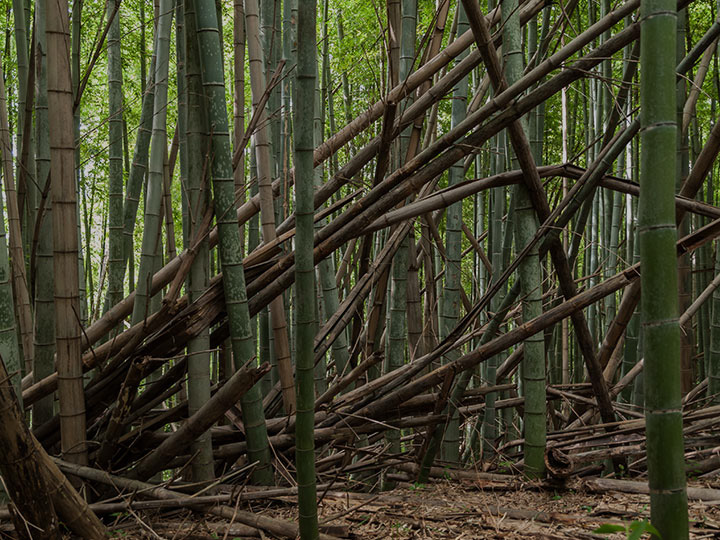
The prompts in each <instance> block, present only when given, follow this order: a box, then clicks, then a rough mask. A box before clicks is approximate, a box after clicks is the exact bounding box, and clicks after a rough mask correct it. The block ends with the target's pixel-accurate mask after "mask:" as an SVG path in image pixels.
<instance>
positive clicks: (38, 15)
mask: <svg viewBox="0 0 720 540" xmlns="http://www.w3.org/2000/svg"><path fill="white" fill-rule="evenodd" d="M35 24H36V28H37V34H36V35H37V40H38V51H37V53H36V62H35V65H36V67H37V70H38V77H37V81H38V87H37V97H36V99H35V131H36V135H35V139H36V141H37V156H36V166H37V174H38V182H39V185H40V189H41V190H43V192H46V191H47V189H48V187H49V182H50V139H49V137H50V130H49V128H48V110H47V107H48V96H47V48H46V46H45V43H46V39H45V3H44V2H40V3H38V4H37V7H36V12H35ZM51 212H52V204H51V201H50V198H49V197H47V198H46V199H45V214H44V217H43V218H42V222H41V224H40V231H39V232H40V234H39V237H38V245H37V255H36V270H35V280H34V283H35V357H34V359H33V377H34V379H35V380H36V381H39V380H42V379H44V378H45V377H47V376H48V375H51V374H52V373H53V372H54V371H55V358H54V357H55V300H54V298H53V280H54V277H53V258H52V255H53V246H52V214H51ZM53 402H54V397H53V394H50V395H49V396H47V397H45V398H43V399H41V400H39V401H38V402H37V403H35V405H33V425H36V426H39V425H42V424H44V423H45V422H47V421H48V420H50V419H51V418H52V417H53V416H54V410H53V405H54V403H53Z"/></svg>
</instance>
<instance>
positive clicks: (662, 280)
mask: <svg viewBox="0 0 720 540" xmlns="http://www.w3.org/2000/svg"><path fill="white" fill-rule="evenodd" d="M675 10H676V4H675V2H674V0H657V1H652V2H650V1H649V0H643V1H642V3H641V8H640V15H641V21H642V22H641V35H640V51H641V52H640V73H641V79H640V122H641V125H642V130H641V132H640V142H641V145H642V148H641V164H640V202H639V206H638V242H639V243H640V261H641V265H642V269H643V271H642V274H641V283H642V291H643V294H642V300H641V302H642V307H641V310H642V325H643V331H644V340H645V343H644V347H645V358H646V359H647V363H646V365H645V382H646V392H645V410H646V412H645V433H646V439H647V455H648V457H647V459H648V477H649V485H650V505H651V511H650V514H651V521H652V523H653V525H655V527H656V528H657V530H658V531H659V532H660V534H661V535H662V537H663V538H672V539H673V540H676V539H677V540H682V539H683V538H688V534H689V533H688V515H687V494H686V491H685V469H684V462H683V451H684V447H683V436H682V411H681V397H682V395H681V389H680V328H679V326H678V320H677V317H678V296H677V294H678V293H677V291H678V273H677V272H678V271H677V261H676V248H675V242H676V240H677V231H676V227H675V204H674V195H675V166H676V163H675V160H676V154H675V151H674V150H675V145H676V143H677V140H676V132H677V124H676V119H677V116H676V108H675V95H676V94H675V91H674V90H675V64H676V62H675V30H676V24H677V22H676V21H677V15H676V11H675Z"/></svg>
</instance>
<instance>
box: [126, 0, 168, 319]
mask: <svg viewBox="0 0 720 540" xmlns="http://www.w3.org/2000/svg"><path fill="white" fill-rule="evenodd" d="M172 16H173V10H172V3H171V2H170V0H163V4H162V7H161V8H160V16H159V19H158V27H157V38H156V40H155V47H156V51H157V52H156V56H157V60H156V61H157V66H156V70H155V100H154V104H153V119H152V142H151V149H150V166H149V171H148V175H147V182H146V185H147V190H146V194H145V218H144V228H143V238H142V250H141V254H140V268H139V270H138V282H137V288H136V289H135V303H134V305H133V312H132V324H133V325H135V324H138V323H140V322H142V321H143V320H145V319H146V318H147V317H148V315H149V314H150V312H149V309H150V308H149V303H150V296H151V293H150V280H151V279H152V271H153V266H154V258H155V254H156V253H157V250H158V238H159V236H158V232H159V231H160V227H161V226H162V215H161V213H162V212H161V207H162V194H163V172H164V158H165V146H166V144H167V143H166V139H167V92H168V69H169V56H170V30H171V24H172Z"/></svg>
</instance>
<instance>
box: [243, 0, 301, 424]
mask: <svg viewBox="0 0 720 540" xmlns="http://www.w3.org/2000/svg"><path fill="white" fill-rule="evenodd" d="M245 24H246V28H247V38H248V41H247V44H248V56H249V60H250V62H249V64H250V87H251V91H252V101H253V107H254V108H255V113H256V114H257V115H258V118H259V121H258V124H259V125H260V128H259V129H258V130H256V132H255V135H254V139H255V151H256V154H257V170H258V188H259V192H260V221H261V226H262V233H263V240H264V241H265V242H266V243H269V242H272V241H273V240H274V239H275V238H276V236H277V233H276V231H275V223H276V220H275V208H274V203H273V192H272V176H273V170H274V169H273V167H274V163H273V160H272V152H271V137H270V134H269V133H268V132H269V129H268V118H267V113H266V112H265V110H258V109H257V104H258V103H259V102H260V98H261V96H262V95H263V93H264V91H265V75H264V73H263V69H262V49H261V47H260V45H261V43H260V28H259V23H258V5H257V0H246V3H245ZM270 320H271V323H272V329H273V332H272V335H273V338H274V340H273V344H274V347H275V353H276V355H275V356H276V358H277V367H278V372H279V376H280V380H281V381H282V391H283V403H284V405H285V409H286V412H288V413H290V412H292V411H293V410H294V409H295V382H294V380H293V375H292V360H291V358H290V341H289V338H288V328H287V318H286V312H285V302H284V299H283V296H282V295H279V296H276V297H275V298H274V299H273V300H272V301H271V302H270Z"/></svg>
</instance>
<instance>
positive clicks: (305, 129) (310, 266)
mask: <svg viewBox="0 0 720 540" xmlns="http://www.w3.org/2000/svg"><path fill="white" fill-rule="evenodd" d="M316 9H317V8H316V4H315V3H314V2H300V5H299V9H298V69H297V82H296V85H297V107H296V108H295V121H294V125H295V126H296V129H295V140H294V162H295V216H296V231H297V232H296V237H295V240H296V244H295V253H296V259H295V260H296V264H295V283H296V298H297V302H296V309H297V329H296V334H295V339H296V354H297V357H296V364H297V365H296V380H297V422H296V425H295V440H296V450H295V462H296V466H297V481H298V524H299V528H300V538H301V539H302V540H315V539H316V538H318V536H319V533H318V517H317V490H316V481H315V438H314V426H315V392H314V380H313V369H314V365H315V354H314V339H315V326H316V320H315V308H314V306H315V305H317V304H316V302H314V301H309V300H310V299H314V298H315V270H314V262H313V244H314V240H313V214H314V204H313V151H314V149H315V144H314V140H313V130H312V129H310V127H311V126H312V124H313V120H314V118H313V117H314V106H315V99H314V98H315V80H316V77H317V58H316V51H317V49H316V42H315V40H316V38H315V36H316V20H315V19H316V15H317V14H316ZM303 300H305V301H303Z"/></svg>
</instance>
